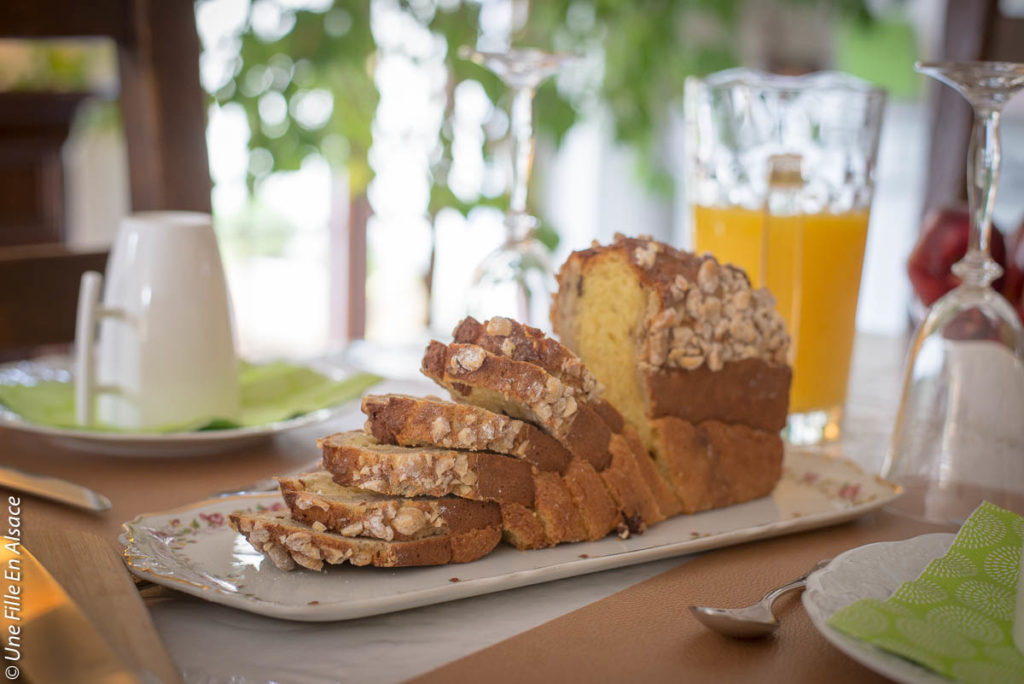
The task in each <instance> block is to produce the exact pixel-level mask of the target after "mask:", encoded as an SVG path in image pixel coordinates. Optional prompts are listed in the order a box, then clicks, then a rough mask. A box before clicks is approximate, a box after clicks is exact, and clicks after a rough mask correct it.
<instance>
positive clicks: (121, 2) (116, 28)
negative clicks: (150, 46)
mask: <svg viewBox="0 0 1024 684" xmlns="http://www.w3.org/2000/svg"><path fill="white" fill-rule="evenodd" d="M178 1H179V0H168V2H178ZM129 2H130V0H7V1H6V2H0V38H88V37H108V38H113V39H114V40H118V41H120V40H123V39H125V38H126V37H127V36H128V35H129V34H130V33H131V29H132V22H131V14H130V8H129Z"/></svg>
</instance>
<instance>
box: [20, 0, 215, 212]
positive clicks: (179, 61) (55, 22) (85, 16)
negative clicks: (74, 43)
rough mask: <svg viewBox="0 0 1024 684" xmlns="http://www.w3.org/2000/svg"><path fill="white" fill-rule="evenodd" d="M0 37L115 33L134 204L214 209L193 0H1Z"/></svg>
mask: <svg viewBox="0 0 1024 684" xmlns="http://www.w3.org/2000/svg"><path fill="white" fill-rule="evenodd" d="M0 38H21V39H33V38H107V39H111V40H113V41H114V43H115V44H116V46H117V60H118V70H119V72H120V82H121V93H120V98H119V101H120V106H121V116H122V119H123V124H124V133H125V141H126V143H127V148H128V168H129V173H130V175H131V179H130V181H131V182H130V186H131V206H132V209H133V210H135V211H141V210H147V209H181V210H191V211H205V212H209V211H210V187H211V186H210V169H209V165H208V161H207V154H206V117H205V112H204V105H203V103H204V99H203V98H204V95H203V90H202V87H201V86H200V84H199V37H198V34H197V33H196V20H195V8H194V3H193V2H192V0H90V2H80V1H79V0H33V2H12V3H0Z"/></svg>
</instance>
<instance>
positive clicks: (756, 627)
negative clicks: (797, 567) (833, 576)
mask: <svg viewBox="0 0 1024 684" xmlns="http://www.w3.org/2000/svg"><path fill="white" fill-rule="evenodd" d="M831 561H832V559H831V558H826V559H825V560H820V561H818V562H817V563H815V564H814V567H813V568H811V569H810V570H809V571H808V572H807V573H806V574H804V575H802V576H801V577H798V578H796V579H795V580H793V581H792V582H787V583H786V584H783V585H782V586H781V587H777V588H775V589H772V590H771V591H769V592H768V593H767V594H765V595H764V596H763V597H762V598H761V600H760V601H758V602H757V603H755V604H754V605H752V606H747V607H746V608H710V607H708V606H690V612H691V613H693V615H694V617H696V618H697V619H698V620H700V621H701V622H702V623H703V624H704V626H705V627H707V628H708V629H711V630H714V631H716V632H719V633H721V634H724V635H726V636H730V637H735V638H737V639H752V638H755V637H761V636H766V635H768V634H771V633H772V632H774V631H775V630H776V629H778V626H779V621H778V620H777V619H776V618H775V614H774V613H773V612H772V604H773V603H775V599H777V598H779V597H780V596H782V595H783V594H785V593H786V592H788V591H792V590H794V589H800V588H802V587H803V586H804V585H805V584H807V577H808V576H809V575H810V574H811V573H812V572H815V571H816V570H820V569H821V568H823V567H825V566H826V565H828V564H829V563H830V562H831Z"/></svg>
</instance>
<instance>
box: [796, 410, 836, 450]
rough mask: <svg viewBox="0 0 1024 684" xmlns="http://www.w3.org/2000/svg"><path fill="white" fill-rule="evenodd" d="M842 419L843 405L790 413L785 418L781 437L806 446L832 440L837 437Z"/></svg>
mask: <svg viewBox="0 0 1024 684" xmlns="http://www.w3.org/2000/svg"><path fill="white" fill-rule="evenodd" d="M842 419H843V407H842V406H834V407H832V408H829V409H819V410H817V411H806V412H804V413H791V414H789V416H788V417H787V418H786V429H785V431H784V432H783V439H785V440H786V442H787V443H789V444H793V445H798V446H807V445H812V444H821V443H823V442H834V441H835V440H837V439H839V424H840V422H841V421H842Z"/></svg>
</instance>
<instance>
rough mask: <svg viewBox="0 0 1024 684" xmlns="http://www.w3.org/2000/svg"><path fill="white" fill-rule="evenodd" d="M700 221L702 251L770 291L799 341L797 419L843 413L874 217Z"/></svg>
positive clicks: (711, 213) (697, 241) (793, 398)
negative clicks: (816, 412) (818, 413)
mask: <svg viewBox="0 0 1024 684" xmlns="http://www.w3.org/2000/svg"><path fill="white" fill-rule="evenodd" d="M693 213H694V224H693V225H694V246H695V249H696V251H697V252H698V253H704V252H710V253H712V254H714V255H715V256H716V257H717V258H718V259H719V260H720V261H722V262H726V263H732V264H735V265H737V266H739V267H740V268H742V269H743V270H745V271H746V272H747V275H748V276H749V277H750V281H751V283H752V284H753V285H754V286H755V287H767V288H768V289H769V290H771V292H772V294H773V295H774V296H775V304H776V307H777V310H778V312H779V313H780V314H781V315H782V317H783V318H784V319H785V320H786V329H787V330H788V331H789V334H790V337H791V338H792V343H791V345H790V353H791V355H792V358H791V359H790V362H791V363H792V364H793V385H792V387H791V389H790V400H789V410H790V412H792V413H805V412H807V411H814V410H821V409H831V408H833V407H836V406H841V405H842V404H843V401H844V399H845V398H846V384H847V377H848V375H849V370H850V355H851V352H852V350H853V335H854V332H855V330H854V324H855V321H856V316H857V294H858V292H859V289H860V275H861V266H862V264H863V261H864V246H865V243H866V241H867V234H868V212H866V211H858V212H849V213H845V214H795V215H788V216H786V215H766V214H765V212H763V211H757V210H752V209H743V208H739V207H722V208H717V207H703V206H696V207H694V210H693ZM765 231H768V235H765ZM766 245H767V247H768V248H767V250H765V251H764V253H763V254H762V248H763V247H764V246H766ZM826 436H828V435H826Z"/></svg>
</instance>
